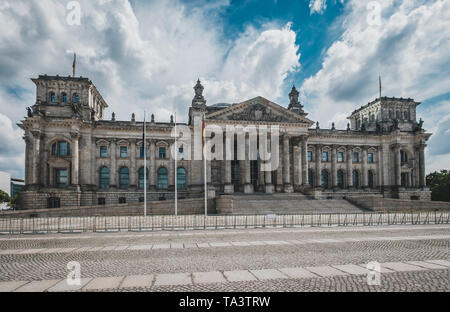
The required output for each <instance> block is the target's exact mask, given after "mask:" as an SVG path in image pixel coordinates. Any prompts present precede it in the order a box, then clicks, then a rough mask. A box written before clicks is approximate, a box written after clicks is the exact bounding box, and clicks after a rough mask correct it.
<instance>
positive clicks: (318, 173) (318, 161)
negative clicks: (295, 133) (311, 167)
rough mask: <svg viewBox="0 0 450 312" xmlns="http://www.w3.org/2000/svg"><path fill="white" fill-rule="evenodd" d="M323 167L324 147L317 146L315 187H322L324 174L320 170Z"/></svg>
mask: <svg viewBox="0 0 450 312" xmlns="http://www.w3.org/2000/svg"><path fill="white" fill-rule="evenodd" d="M321 165H322V145H321V144H316V178H315V180H316V183H315V187H321V186H322V185H321V184H322V183H321V182H322V179H321V178H322V172H321V170H320V167H321Z"/></svg>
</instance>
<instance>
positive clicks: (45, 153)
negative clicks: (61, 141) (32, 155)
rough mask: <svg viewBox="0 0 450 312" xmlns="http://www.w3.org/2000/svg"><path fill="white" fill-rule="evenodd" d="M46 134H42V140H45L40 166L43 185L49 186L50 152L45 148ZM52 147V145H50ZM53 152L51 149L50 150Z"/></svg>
mask: <svg viewBox="0 0 450 312" xmlns="http://www.w3.org/2000/svg"><path fill="white" fill-rule="evenodd" d="M44 138H45V135H44V134H42V135H41V141H42V142H43V149H42V151H41V158H40V161H39V163H40V167H41V169H40V170H41V185H42V186H44V187H47V186H48V184H49V183H48V182H49V177H48V171H49V170H48V154H49V152H48V151H47V149H46V148H45V146H46V143H45V139H44ZM50 149H51V147H50ZM50 152H51V151H50Z"/></svg>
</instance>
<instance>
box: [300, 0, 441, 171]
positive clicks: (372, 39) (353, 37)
mask: <svg viewBox="0 0 450 312" xmlns="http://www.w3.org/2000/svg"><path fill="white" fill-rule="evenodd" d="M378 3H380V4H381V9H382V10H381V15H380V17H381V23H380V25H372V26H371V25H369V23H368V22H367V20H368V14H370V13H373V11H368V9H367V7H366V5H367V3H366V2H365V1H356V0H354V1H349V2H346V6H345V11H346V16H345V18H343V19H339V20H338V23H340V25H339V26H340V27H341V28H342V29H343V34H342V36H341V37H340V38H339V39H338V40H337V41H335V42H334V43H333V44H332V45H331V46H330V47H329V48H328V50H327V51H326V53H325V56H324V59H323V63H322V68H321V70H319V71H318V72H317V73H316V74H315V75H313V76H311V77H310V78H308V79H307V80H306V81H305V82H304V84H303V86H302V89H303V90H302V91H303V94H304V95H305V99H306V110H307V111H309V112H310V116H309V117H311V118H312V119H314V120H319V121H321V123H323V124H327V123H331V121H335V122H336V123H337V125H338V126H339V127H342V128H343V127H345V125H346V123H347V121H346V120H345V119H343V118H342V117H343V116H342V112H346V113H347V114H349V113H350V112H351V111H353V110H354V109H355V108H358V107H359V106H361V105H364V104H366V103H367V102H369V101H371V100H373V99H374V98H375V97H377V96H378V75H379V74H380V73H381V75H382V83H383V95H386V96H397V97H411V98H414V99H415V100H417V101H424V100H426V99H428V98H432V97H435V96H438V95H441V94H445V93H448V92H449V85H450V54H449V52H448V51H450V32H449V31H448V29H450V1H448V0H436V1H409V0H404V1H391V0H382V1H381V0H380V1H378ZM439 105H441V104H438V103H436V104H434V105H433V107H434V108H435V107H437V106H439ZM443 107H447V108H444V111H442V112H441V114H440V115H439V118H434V117H432V116H431V115H429V114H426V115H425V114H424V115H422V117H423V118H424V121H425V127H426V125H427V124H428V125H433V124H436V125H438V124H439V122H441V123H440V125H441V127H440V128H437V127H435V129H436V131H437V133H440V132H442V131H443V128H442V127H445V126H448V123H444V122H443V120H442V117H443V116H445V115H447V114H450V108H448V106H445V105H444V106H443ZM437 133H435V134H434V136H435V137H436V139H434V138H432V139H431V140H430V144H429V150H430V155H434V154H436V153H437V149H438V147H439V144H443V143H444V141H442V139H443V138H442V135H441V134H437ZM447 142H448V141H447ZM444 145H448V144H446V143H444ZM440 159H441V160H442V157H441V158H440ZM445 159H448V158H445ZM431 161H433V160H432V159H431ZM440 165H441V166H447V167H450V162H446V163H441V164H440Z"/></svg>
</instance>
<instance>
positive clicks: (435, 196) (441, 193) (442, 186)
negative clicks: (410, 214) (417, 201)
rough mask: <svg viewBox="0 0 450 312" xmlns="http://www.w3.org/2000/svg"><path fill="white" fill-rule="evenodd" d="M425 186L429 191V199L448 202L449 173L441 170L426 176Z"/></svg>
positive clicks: (449, 195)
mask: <svg viewBox="0 0 450 312" xmlns="http://www.w3.org/2000/svg"><path fill="white" fill-rule="evenodd" d="M427 186H428V187H429V188H430V190H431V199H432V200H437V201H447V202H450V171H448V170H441V171H440V172H437V171H435V172H433V173H430V174H429V175H427Z"/></svg>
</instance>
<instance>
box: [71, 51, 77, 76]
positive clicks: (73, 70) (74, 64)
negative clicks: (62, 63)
mask: <svg viewBox="0 0 450 312" xmlns="http://www.w3.org/2000/svg"><path fill="white" fill-rule="evenodd" d="M76 68H77V54H76V53H74V54H73V63H72V77H73V78H75V70H76Z"/></svg>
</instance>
